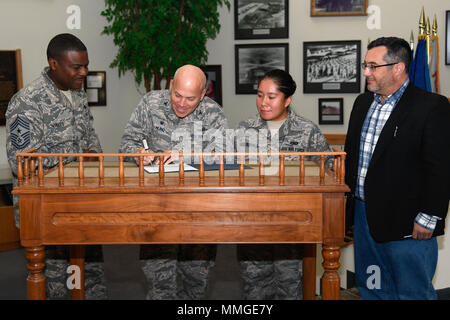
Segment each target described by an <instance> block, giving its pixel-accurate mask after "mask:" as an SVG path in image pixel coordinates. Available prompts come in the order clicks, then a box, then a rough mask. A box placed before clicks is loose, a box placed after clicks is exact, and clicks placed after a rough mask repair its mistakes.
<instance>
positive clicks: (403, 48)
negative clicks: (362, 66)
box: [367, 37, 412, 73]
mask: <svg viewBox="0 0 450 320" xmlns="http://www.w3.org/2000/svg"><path fill="white" fill-rule="evenodd" d="M380 46H385V47H386V49H387V53H386V55H385V56H384V57H383V60H384V61H386V62H387V63H394V62H403V63H404V64H405V72H406V73H408V72H409V65H410V64H411V59H412V53H411V47H410V46H409V43H408V42H406V40H404V39H402V38H397V37H381V38H378V39H375V40H373V41H372V42H371V43H369V45H368V46H367V50H370V49H373V48H375V47H380Z"/></svg>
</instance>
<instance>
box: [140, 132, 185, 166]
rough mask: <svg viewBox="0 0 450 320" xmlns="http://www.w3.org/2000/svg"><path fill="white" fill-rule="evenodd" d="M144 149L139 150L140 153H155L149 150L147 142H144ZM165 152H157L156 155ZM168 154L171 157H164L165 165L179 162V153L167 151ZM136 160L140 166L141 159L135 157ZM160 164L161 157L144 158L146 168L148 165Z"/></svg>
mask: <svg viewBox="0 0 450 320" xmlns="http://www.w3.org/2000/svg"><path fill="white" fill-rule="evenodd" d="M142 145H143V148H139V149H138V150H137V152H138V153H153V151H152V150H150V149H149V148H148V143H147V140H146V139H144V140H142ZM163 152H164V151H161V150H157V151H156V153H163ZM166 153H169V155H164V164H168V163H171V162H173V161H176V160H178V158H179V157H178V151H172V150H170V151H166ZM134 160H135V161H136V163H137V164H139V157H135V158H134ZM158 164H159V157H157V156H156V157H155V156H145V157H144V166H148V165H158Z"/></svg>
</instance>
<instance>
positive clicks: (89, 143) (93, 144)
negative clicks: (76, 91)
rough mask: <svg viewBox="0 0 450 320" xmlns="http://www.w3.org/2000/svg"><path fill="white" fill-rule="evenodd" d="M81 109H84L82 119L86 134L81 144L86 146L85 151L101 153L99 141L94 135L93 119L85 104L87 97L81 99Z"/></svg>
mask: <svg viewBox="0 0 450 320" xmlns="http://www.w3.org/2000/svg"><path fill="white" fill-rule="evenodd" d="M83 104H84V105H83V107H84V119H85V122H86V128H87V132H86V134H85V136H84V141H83V143H84V144H85V145H86V149H87V150H93V151H96V152H98V153H101V152H102V146H101V144H100V140H99V138H98V135H97V134H96V133H95V129H94V117H93V116H92V113H91V110H90V109H89V107H88V104H87V97H86V96H85V97H84V99H83Z"/></svg>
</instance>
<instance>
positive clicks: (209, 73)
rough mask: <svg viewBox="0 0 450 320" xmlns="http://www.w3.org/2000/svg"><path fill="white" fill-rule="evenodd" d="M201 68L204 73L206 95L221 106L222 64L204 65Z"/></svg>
mask: <svg viewBox="0 0 450 320" xmlns="http://www.w3.org/2000/svg"><path fill="white" fill-rule="evenodd" d="M201 69H202V70H203V72H204V73H205V75H206V96H208V97H209V98H211V99H213V100H214V101H216V102H217V103H218V104H219V105H220V106H221V107H222V65H220V64H217V65H206V66H202V67H201Z"/></svg>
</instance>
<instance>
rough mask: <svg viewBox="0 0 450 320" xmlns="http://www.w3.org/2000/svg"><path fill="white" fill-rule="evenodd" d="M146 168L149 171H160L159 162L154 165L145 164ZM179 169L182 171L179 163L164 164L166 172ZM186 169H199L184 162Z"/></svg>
mask: <svg viewBox="0 0 450 320" xmlns="http://www.w3.org/2000/svg"><path fill="white" fill-rule="evenodd" d="M144 170H145V171H147V172H148V173H158V172H159V164H157V165H153V166H145V167H144ZM178 171H180V164H179V163H170V164H166V165H164V172H165V173H166V172H178ZM184 171H198V169H197V168H194V167H193V166H190V165H188V164H186V163H184Z"/></svg>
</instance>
